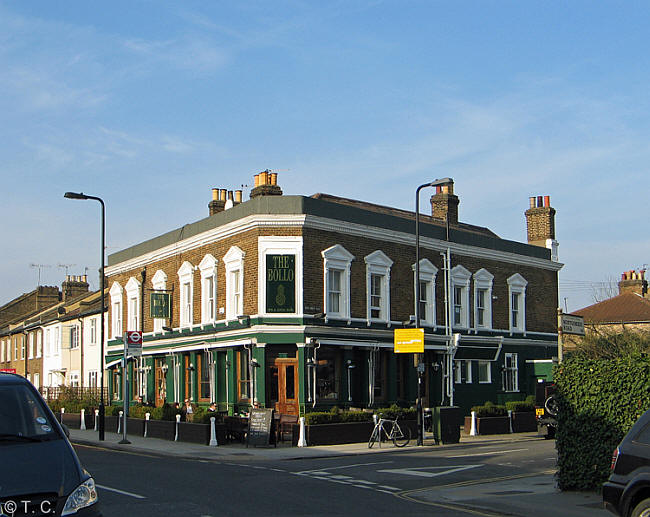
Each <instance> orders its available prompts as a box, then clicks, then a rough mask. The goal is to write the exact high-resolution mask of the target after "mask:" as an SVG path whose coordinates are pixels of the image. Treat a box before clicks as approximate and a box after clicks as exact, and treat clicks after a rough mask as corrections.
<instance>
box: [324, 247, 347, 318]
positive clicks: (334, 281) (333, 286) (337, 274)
mask: <svg viewBox="0 0 650 517" xmlns="http://www.w3.org/2000/svg"><path fill="white" fill-rule="evenodd" d="M321 255H322V257H323V271H324V285H325V289H324V290H325V298H324V304H325V313H326V314H327V316H328V317H334V318H346V319H349V318H350V264H351V263H352V260H353V259H354V255H352V254H351V253H350V252H349V251H348V250H346V249H345V248H344V247H343V246H341V245H340V244H336V245H335V246H332V247H331V248H327V249H326V250H323V251H322V252H321Z"/></svg>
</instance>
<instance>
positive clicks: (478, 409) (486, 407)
mask: <svg viewBox="0 0 650 517" xmlns="http://www.w3.org/2000/svg"><path fill="white" fill-rule="evenodd" d="M471 411H474V412H475V413H476V417H477V418H483V417H490V416H506V415H507V414H508V411H507V410H506V407H505V406H498V405H496V404H494V403H493V402H490V401H489V400H488V401H487V402H486V403H485V404H483V405H482V406H474V407H472V409H471Z"/></svg>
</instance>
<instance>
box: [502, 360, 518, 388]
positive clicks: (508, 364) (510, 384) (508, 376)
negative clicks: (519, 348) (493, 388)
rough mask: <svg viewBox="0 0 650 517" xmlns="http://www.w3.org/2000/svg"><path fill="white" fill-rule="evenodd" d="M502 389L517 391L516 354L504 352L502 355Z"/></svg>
mask: <svg viewBox="0 0 650 517" xmlns="http://www.w3.org/2000/svg"><path fill="white" fill-rule="evenodd" d="M503 391H507V392H518V391H519V364H518V356H517V354H514V353H506V354H504V356H503Z"/></svg>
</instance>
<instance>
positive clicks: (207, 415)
mask: <svg viewBox="0 0 650 517" xmlns="http://www.w3.org/2000/svg"><path fill="white" fill-rule="evenodd" d="M212 417H215V418H216V421H215V423H217V424H219V423H221V422H223V416H221V415H220V414H219V413H217V412H216V411H207V410H206V411H204V412H203V414H202V415H201V417H200V418H197V417H196V416H195V417H194V422H195V423H199V424H209V423H210V418H212Z"/></svg>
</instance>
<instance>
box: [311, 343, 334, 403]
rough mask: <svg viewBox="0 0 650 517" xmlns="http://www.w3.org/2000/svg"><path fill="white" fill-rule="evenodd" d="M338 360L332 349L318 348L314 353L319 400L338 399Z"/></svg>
mask: <svg viewBox="0 0 650 517" xmlns="http://www.w3.org/2000/svg"><path fill="white" fill-rule="evenodd" d="M337 366H338V361H337V357H336V354H335V352H334V350H332V349H329V348H324V349H323V348H320V349H318V352H317V355H316V390H317V395H318V398H319V399H321V400H338V398H339V375H338V370H339V369H338V367H337Z"/></svg>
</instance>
